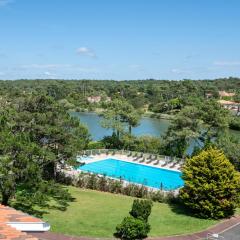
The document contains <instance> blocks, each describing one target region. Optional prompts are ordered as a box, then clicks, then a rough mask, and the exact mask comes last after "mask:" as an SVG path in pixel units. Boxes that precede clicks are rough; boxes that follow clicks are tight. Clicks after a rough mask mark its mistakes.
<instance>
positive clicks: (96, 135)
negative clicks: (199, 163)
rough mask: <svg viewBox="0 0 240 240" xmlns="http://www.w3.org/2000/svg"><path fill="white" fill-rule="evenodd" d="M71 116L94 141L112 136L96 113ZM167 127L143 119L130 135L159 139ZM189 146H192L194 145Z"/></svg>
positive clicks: (161, 121) (165, 122)
mask: <svg viewBox="0 0 240 240" xmlns="http://www.w3.org/2000/svg"><path fill="white" fill-rule="evenodd" d="M71 115H72V116H75V117H77V118H79V119H80V121H81V122H82V123H83V124H84V125H86V126H87V128H88V129H89V132H90V134H91V137H92V140H94V141H97V140H101V139H102V138H103V137H104V136H109V135H111V134H112V130H110V129H106V128H103V127H101V123H100V121H101V117H99V116H98V115H97V114H96V113H83V112H81V113H79V112H72V113H71ZM169 125H170V121H169V120H166V119H156V118H149V117H143V118H142V119H141V121H140V125H139V126H137V127H135V128H133V129H132V133H133V134H134V135H136V136H142V135H151V136H155V137H160V136H162V135H163V134H164V133H165V132H166V131H167V129H168V127H169ZM230 132H231V133H232V134H233V135H234V136H235V137H237V138H238V139H240V132H239V131H234V130H230ZM191 145H192V146H193V145H194V144H191ZM190 149H192V147H190Z"/></svg>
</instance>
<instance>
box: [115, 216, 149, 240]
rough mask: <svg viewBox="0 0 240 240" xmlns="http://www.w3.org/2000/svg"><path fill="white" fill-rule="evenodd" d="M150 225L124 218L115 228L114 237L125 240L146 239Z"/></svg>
mask: <svg viewBox="0 0 240 240" xmlns="http://www.w3.org/2000/svg"><path fill="white" fill-rule="evenodd" d="M149 231H150V225H149V224H148V223H147V222H146V221H143V220H142V219H138V218H134V217H132V216H130V217H125V218H124V219H123V221H122V223H121V224H119V225H118V226H117V227H116V233H115V234H114V235H115V236H116V237H118V238H120V239H126V240H134V239H143V238H146V237H147V234H148V233H149Z"/></svg>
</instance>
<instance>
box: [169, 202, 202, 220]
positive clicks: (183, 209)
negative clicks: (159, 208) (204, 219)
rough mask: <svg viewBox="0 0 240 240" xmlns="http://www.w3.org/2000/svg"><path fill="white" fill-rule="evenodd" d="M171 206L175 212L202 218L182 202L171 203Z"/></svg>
mask: <svg viewBox="0 0 240 240" xmlns="http://www.w3.org/2000/svg"><path fill="white" fill-rule="evenodd" d="M169 206H170V208H171V211H172V212H174V213H175V214H178V215H184V216H188V217H194V218H201V217H199V216H197V215H196V214H195V213H193V212H192V211H191V210H189V209H188V208H187V207H185V206H184V205H183V204H181V203H169Z"/></svg>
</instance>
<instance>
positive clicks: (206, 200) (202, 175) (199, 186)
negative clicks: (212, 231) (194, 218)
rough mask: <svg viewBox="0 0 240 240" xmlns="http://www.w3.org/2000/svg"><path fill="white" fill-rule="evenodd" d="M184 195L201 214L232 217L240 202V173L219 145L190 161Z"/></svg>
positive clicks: (182, 198)
mask: <svg viewBox="0 0 240 240" xmlns="http://www.w3.org/2000/svg"><path fill="white" fill-rule="evenodd" d="M182 178H183V180H184V181H185V185H184V187H183V188H182V189H181V190H180V198H181V200H182V201H183V203H184V204H185V205H186V206H187V207H189V208H190V209H191V210H192V211H193V212H194V213H196V214H197V215H198V216H199V217H204V218H215V219H217V218H223V217H227V216H231V215H232V214H233V213H234V210H235V208H236V206H237V203H238V198H239V189H240V175H239V173H238V172H237V171H236V170H235V169H234V166H233V165H232V164H231V163H230V162H229V160H228V159H227V158H226V157H225V155H224V154H223V152H222V151H220V150H218V149H216V148H209V149H207V150H203V151H202V152H200V153H199V154H198V155H197V156H194V157H192V158H189V159H187V160H186V163H185V166H184V167H183V175H182Z"/></svg>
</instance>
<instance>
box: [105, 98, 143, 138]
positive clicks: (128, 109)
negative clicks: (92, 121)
mask: <svg viewBox="0 0 240 240" xmlns="http://www.w3.org/2000/svg"><path fill="white" fill-rule="evenodd" d="M101 115H102V117H103V121H102V126H103V127H105V128H111V129H113V132H115V133H116V135H117V137H118V138H119V137H120V133H123V132H124V131H125V129H126V127H128V130H129V133H130V134H131V130H132V127H135V126H137V125H138V124H139V121H140V117H141V116H140V114H139V112H138V111H137V110H135V109H134V107H133V106H132V105H131V104H129V103H128V102H127V101H126V100H122V99H114V100H113V101H111V102H109V103H108V104H107V108H106V110H105V111H104V112H103V113H102V114H101Z"/></svg>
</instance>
